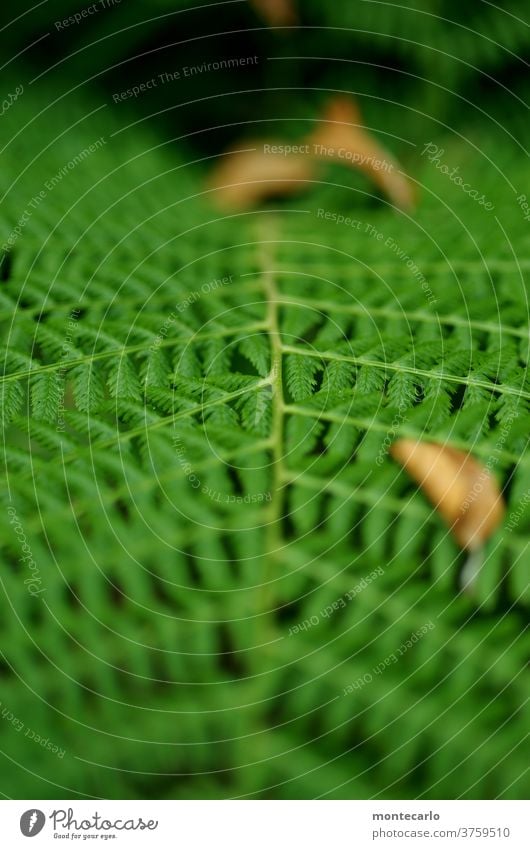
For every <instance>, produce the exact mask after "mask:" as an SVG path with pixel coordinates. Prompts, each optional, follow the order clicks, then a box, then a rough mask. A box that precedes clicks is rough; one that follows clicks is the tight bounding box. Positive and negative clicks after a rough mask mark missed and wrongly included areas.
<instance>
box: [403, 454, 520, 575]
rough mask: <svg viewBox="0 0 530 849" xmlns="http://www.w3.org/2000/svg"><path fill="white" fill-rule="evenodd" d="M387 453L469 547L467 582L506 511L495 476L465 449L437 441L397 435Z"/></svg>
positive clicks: (455, 535)
mask: <svg viewBox="0 0 530 849" xmlns="http://www.w3.org/2000/svg"><path fill="white" fill-rule="evenodd" d="M390 453H391V455H392V457H393V458H394V459H395V460H397V462H398V463H400V464H401V465H402V466H403V467H404V468H405V469H406V471H407V472H408V473H409V475H410V476H411V478H413V479H414V480H415V481H416V483H417V484H418V485H419V486H420V487H421V488H422V489H423V491H424V492H425V494H426V495H427V497H428V498H429V500H430V501H431V503H432V504H434V506H435V507H436V509H437V510H438V512H439V513H440V514H441V515H442V516H443V518H444V519H445V521H446V522H447V524H448V525H449V527H450V528H451V531H452V533H453V535H454V537H455V538H456V540H457V542H458V543H459V545H461V546H462V548H465V549H466V550H467V551H469V552H470V554H471V556H470V559H469V561H468V563H467V565H466V567H465V569H464V573H463V575H462V583H463V585H464V586H468V585H469V584H471V583H472V582H473V581H474V579H475V577H476V575H477V572H478V569H479V568H480V561H481V556H480V550H481V549H482V546H483V544H484V543H485V542H486V540H487V539H489V537H490V536H491V535H492V534H493V532H494V531H495V530H496V529H497V528H498V526H499V525H500V523H501V521H502V519H503V516H504V513H505V509H506V508H505V504H504V500H503V498H502V495H501V493H500V490H499V487H498V485H497V483H496V481H495V479H494V478H493V477H492V476H491V474H490V472H489V470H488V469H487V468H486V467H485V466H482V465H481V464H480V463H478V462H477V461H476V460H475V459H474V458H473V457H471V456H470V455H469V454H466V453H465V452H464V451H459V450H458V449H456V448H451V447H450V446H448V445H440V444H438V443H436V442H422V441H419V440H415V439H398V440H397V441H396V442H394V444H393V445H392V447H391V449H390Z"/></svg>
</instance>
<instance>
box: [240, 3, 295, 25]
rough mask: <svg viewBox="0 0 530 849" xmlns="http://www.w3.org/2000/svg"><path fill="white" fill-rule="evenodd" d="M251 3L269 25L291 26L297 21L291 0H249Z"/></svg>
mask: <svg viewBox="0 0 530 849" xmlns="http://www.w3.org/2000/svg"><path fill="white" fill-rule="evenodd" d="M251 4H252V6H254V8H255V10H256V12H257V13H258V14H259V15H261V17H262V18H263V19H264V20H265V21H266V22H267V23H268V24H269V26H271V27H281V26H284V27H286V26H292V25H293V24H296V23H297V22H298V17H297V14H296V9H295V6H294V3H293V0H251Z"/></svg>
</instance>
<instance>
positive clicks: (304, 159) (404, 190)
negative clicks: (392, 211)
mask: <svg viewBox="0 0 530 849" xmlns="http://www.w3.org/2000/svg"><path fill="white" fill-rule="evenodd" d="M252 146H253V149H252V150H249V149H248V147H249V145H248V144H247V145H245V147H246V148H247V149H246V150H233V151H229V152H228V153H227V154H225V156H224V157H223V158H222V159H221V160H220V162H219V163H218V165H217V167H216V168H215V169H214V172H213V174H212V177H211V180H210V188H212V189H214V190H215V194H214V199H215V201H216V203H217V204H218V205H219V206H220V207H221V208H223V209H233V210H244V209H250V208H252V207H253V206H256V205H258V204H259V203H260V202H261V201H262V200H264V199H265V198H268V197H271V196H282V195H287V194H292V193H294V192H297V191H300V190H302V189H303V188H304V187H305V186H306V184H307V183H308V182H310V181H312V180H315V179H316V176H317V173H316V172H317V163H318V161H319V160H323V159H324V160H329V159H333V160H334V161H336V162H338V163H340V164H342V165H347V166H348V167H353V168H358V169H360V170H361V171H363V172H364V173H365V174H366V175H367V176H368V177H369V178H370V179H371V180H372V182H373V183H375V185H376V186H378V188H379V189H381V191H382V192H383V193H384V194H386V195H387V197H388V198H389V200H390V201H391V203H393V204H395V205H396V206H398V207H400V208H401V209H404V210H411V209H412V207H413V206H414V193H413V190H412V187H411V184H410V182H409V180H408V179H407V178H406V177H405V176H404V175H403V174H402V173H401V172H400V171H399V168H398V165H397V162H396V160H395V159H394V158H393V157H392V156H391V155H390V154H389V153H388V152H387V151H386V150H385V149H384V148H383V147H382V146H381V145H380V144H379V143H378V142H377V141H376V139H374V138H373V137H372V136H371V135H370V133H369V132H368V130H366V129H365V128H364V127H362V126H361V118H360V113H359V110H358V108H357V106H356V104H355V101H354V100H353V99H352V98H350V97H336V98H333V99H332V100H331V101H330V102H329V104H328V107H327V109H326V112H325V115H324V119H323V120H322V121H321V122H319V125H318V126H317V129H316V130H314V131H313V132H312V133H310V135H309V136H307V137H306V138H305V139H302V141H301V142H300V143H297V144H285V143H282V142H280V141H278V140H276V141H274V142H270V140H269V141H265V140H263V139H261V140H256V141H254V142H253V143H252Z"/></svg>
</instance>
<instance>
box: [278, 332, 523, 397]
mask: <svg viewBox="0 0 530 849" xmlns="http://www.w3.org/2000/svg"><path fill="white" fill-rule="evenodd" d="M283 350H284V351H285V352H286V353H289V354H298V356H300V357H312V358H313V359H317V360H336V361H337V362H340V363H353V364H354V365H358V366H369V367H370V368H378V369H383V370H385V371H386V370H388V371H396V372H400V373H402V374H403V373H404V374H413V375H417V376H418V377H427V378H429V379H432V378H435V379H437V380H445V381H447V382H450V383H459V384H462V385H464V386H476V387H478V388H481V389H488V390H489V391H490V392H498V393H500V394H501V395H515V396H516V397H517V398H529V399H530V392H526V391H525V390H524V389H516V388H515V387H513V386H503V385H502V384H497V383H488V382H487V381H486V380H473V378H470V377H459V376H458V375H455V374H447V373H445V372H440V371H428V370H427V369H418V368H414V367H413V366H404V365H399V364H397V363H386V362H380V361H379V360H367V359H365V358H364V357H349V356H346V355H345V354H334V353H333V352H331V351H309V350H307V349H305V348H300V347H297V346H295V345H283Z"/></svg>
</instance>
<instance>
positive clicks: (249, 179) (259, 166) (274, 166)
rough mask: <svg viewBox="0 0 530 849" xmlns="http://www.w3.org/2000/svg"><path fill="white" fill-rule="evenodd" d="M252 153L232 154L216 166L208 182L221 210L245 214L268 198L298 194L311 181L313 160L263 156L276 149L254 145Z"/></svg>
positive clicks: (224, 157) (243, 151) (298, 156)
mask: <svg viewBox="0 0 530 849" xmlns="http://www.w3.org/2000/svg"><path fill="white" fill-rule="evenodd" d="M256 144H258V145H259V147H257V148H256V149H255V150H234V151H231V152H229V153H227V154H226V155H225V156H223V158H222V159H221V160H220V162H219V163H218V165H217V167H216V168H215V170H214V173H213V175H212V178H211V181H210V188H212V189H215V194H214V200H215V202H216V203H217V205H218V206H220V207H221V208H222V209H228V210H234V211H239V210H245V209H251V208H252V207H253V206H257V205H258V204H259V203H260V202H261V201H262V200H264V199H265V198H268V197H277V196H279V195H280V196H283V195H288V194H293V193H295V192H299V191H300V189H301V188H303V186H304V183H305V181H307V180H311V179H312V178H313V177H314V165H313V160H312V159H311V158H310V157H308V156H305V155H303V154H302V155H301V154H296V153H293V154H289V155H285V154H284V153H273V152H267V150H268V149H269V148H274V147H277V145H274V144H272V145H269V144H264V143H263V141H261V142H256Z"/></svg>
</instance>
